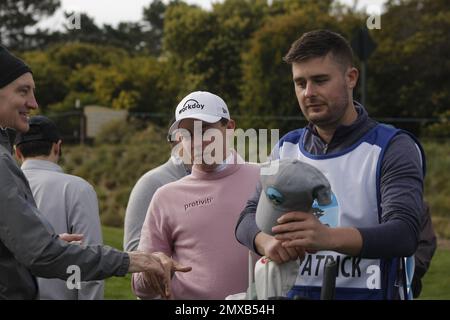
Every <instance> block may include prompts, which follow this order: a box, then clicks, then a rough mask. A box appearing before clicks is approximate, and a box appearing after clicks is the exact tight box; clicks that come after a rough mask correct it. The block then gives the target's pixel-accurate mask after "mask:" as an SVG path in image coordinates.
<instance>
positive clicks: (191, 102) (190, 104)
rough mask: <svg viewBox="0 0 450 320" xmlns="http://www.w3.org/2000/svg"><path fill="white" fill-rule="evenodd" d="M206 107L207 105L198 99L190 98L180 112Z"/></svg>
mask: <svg viewBox="0 0 450 320" xmlns="http://www.w3.org/2000/svg"><path fill="white" fill-rule="evenodd" d="M204 107H205V105H204V104H200V103H198V101H197V100H194V99H189V100H188V101H186V102H185V103H184V105H183V108H181V109H180V111H178V114H182V113H183V112H185V111H186V110H191V109H200V110H203V108H204Z"/></svg>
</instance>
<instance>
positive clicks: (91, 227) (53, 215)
mask: <svg viewBox="0 0 450 320" xmlns="http://www.w3.org/2000/svg"><path fill="white" fill-rule="evenodd" d="M29 125H30V129H29V130H28V131H27V132H25V133H21V132H19V133H18V134H17V136H16V141H15V145H16V157H17V158H18V159H20V161H21V162H22V166H21V169H22V171H23V173H24V174H25V177H26V178H27V180H28V182H29V184H30V188H31V191H32V192H33V198H34V200H35V201H36V205H37V207H38V209H39V211H40V213H41V214H42V215H43V216H44V217H45V218H46V219H47V221H48V222H50V224H51V225H52V227H53V229H54V230H55V232H57V233H58V234H61V233H75V234H82V235H83V244H85V245H90V244H93V245H95V244H102V243H103V240H102V230H101V227H100V217H99V212H98V201H97V194H96V193H95V190H94V188H93V187H92V186H91V185H90V184H89V183H88V182H87V181H85V180H84V179H82V178H80V177H76V176H73V175H69V174H65V173H64V172H63V170H62V168H61V167H60V166H59V165H58V162H59V160H60V158H61V150H62V140H61V135H60V134H59V131H58V128H57V127H56V125H55V124H54V123H53V121H51V120H50V119H49V118H47V117H44V116H34V117H31V118H30V120H29ZM37 281H38V287H39V298H40V299H41V300H100V299H103V291H104V284H103V281H90V282H82V283H80V289H77V288H74V289H69V288H68V287H67V284H66V282H65V281H63V280H59V279H44V278H37Z"/></svg>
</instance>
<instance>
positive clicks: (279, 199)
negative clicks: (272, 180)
mask: <svg viewBox="0 0 450 320" xmlns="http://www.w3.org/2000/svg"><path fill="white" fill-rule="evenodd" d="M266 195H267V197H268V198H269V199H270V201H272V202H273V203H274V204H275V205H280V204H282V203H283V201H284V198H283V195H282V194H281V193H280V192H279V191H278V190H277V189H275V188H272V187H268V188H267V189H266Z"/></svg>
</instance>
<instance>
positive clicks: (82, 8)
mask: <svg viewBox="0 0 450 320" xmlns="http://www.w3.org/2000/svg"><path fill="white" fill-rule="evenodd" d="M151 2H152V0H61V9H60V10H59V11H58V13H57V14H55V16H54V17H52V18H51V19H46V20H44V21H42V22H41V23H40V24H39V27H42V28H51V29H54V28H57V29H59V28H61V26H62V25H63V24H64V15H63V12H64V11H74V12H85V13H87V14H88V15H89V16H90V17H93V18H94V21H95V22H96V24H97V25H102V24H111V25H113V26H116V25H117V24H118V23H119V22H122V21H138V20H140V19H141V17H142V8H143V7H145V6H148V5H149V4H150V3H151ZM185 2H187V3H191V4H197V5H200V6H201V7H203V8H205V9H211V7H212V6H211V5H212V3H214V2H218V1H217V0H185ZM219 2H220V1H219ZM340 2H342V3H346V4H349V5H352V4H353V2H354V0H340ZM384 2H386V0H359V5H358V8H363V7H366V9H367V11H368V12H370V13H379V12H380V8H381V7H382V5H383V3H384Z"/></svg>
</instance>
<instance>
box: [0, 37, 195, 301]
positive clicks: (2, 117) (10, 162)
mask: <svg viewBox="0 0 450 320" xmlns="http://www.w3.org/2000/svg"><path fill="white" fill-rule="evenodd" d="M34 90H35V85H34V80H33V76H32V73H31V69H30V68H29V67H28V66H27V65H26V64H25V63H24V62H23V61H22V60H20V59H18V58H17V57H15V56H14V55H12V54H11V53H10V52H9V51H7V50H6V49H5V48H4V47H2V46H0V299H36V298H37V285H36V278H35V277H36V276H38V277H44V278H59V279H67V278H69V277H70V278H71V279H74V280H75V282H79V281H86V280H101V279H104V278H107V277H111V276H123V275H125V274H126V273H127V272H131V273H133V272H147V273H148V275H149V277H147V279H149V282H150V284H149V285H151V286H153V287H154V288H155V289H156V290H157V291H158V292H160V293H161V294H162V295H163V296H170V287H169V283H170V276H171V273H173V272H175V271H184V272H185V271H189V270H190V268H189V267H182V266H180V265H178V264H177V263H176V262H175V261H173V260H171V259H170V258H167V257H166V256H164V255H162V254H158V253H156V254H146V253H142V252H130V253H124V252H120V251H118V250H115V249H113V248H110V247H105V246H101V245H96V246H79V245H73V244H68V243H66V242H64V241H63V240H62V239H61V238H60V236H58V235H57V234H56V233H55V232H54V231H53V229H52V228H51V226H50V225H47V226H45V225H44V224H43V222H42V221H41V219H40V218H39V215H40V213H39V211H38V209H37V208H36V204H35V202H34V199H33V195H32V192H31V190H30V187H29V184H28V182H27V179H26V178H25V176H24V174H23V172H22V171H21V170H20V168H19V167H18V166H17V163H16V162H15V160H14V159H13V158H12V156H11V151H12V146H11V140H12V139H11V136H10V133H11V132H14V131H18V132H26V131H28V129H29V124H28V115H29V113H30V111H31V110H35V109H37V108H38V105H37V102H36V99H35V96H34ZM11 129H12V130H11ZM77 278H79V279H77Z"/></svg>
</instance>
